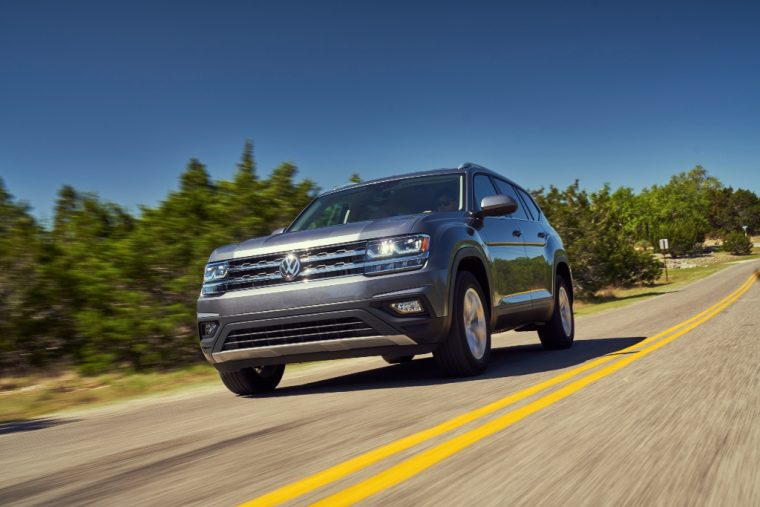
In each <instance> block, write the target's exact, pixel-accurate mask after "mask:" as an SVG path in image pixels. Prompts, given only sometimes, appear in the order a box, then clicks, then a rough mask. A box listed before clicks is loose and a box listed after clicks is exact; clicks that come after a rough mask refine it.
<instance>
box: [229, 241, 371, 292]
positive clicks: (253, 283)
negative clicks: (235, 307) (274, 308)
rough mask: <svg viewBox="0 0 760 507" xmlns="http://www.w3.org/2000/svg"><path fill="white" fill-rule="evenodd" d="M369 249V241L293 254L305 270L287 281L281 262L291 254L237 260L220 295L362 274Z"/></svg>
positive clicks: (281, 253)
mask: <svg viewBox="0 0 760 507" xmlns="http://www.w3.org/2000/svg"><path fill="white" fill-rule="evenodd" d="M366 247H367V242H366V241H360V242H356V243H345V244H342V245H333V246H325V247H317V248H312V249H303V250H296V251H293V253H294V254H295V255H296V256H298V258H299V260H300V262H301V271H300V272H299V273H298V275H297V276H296V277H295V278H293V279H292V280H286V279H285V278H283V276H282V274H281V273H280V263H281V262H282V260H283V259H284V258H285V256H286V255H287V254H288V253H289V252H278V253H275V254H270V255H260V256H256V257H247V258H244V259H234V260H231V261H230V262H229V270H228V275H227V279H226V280H225V281H224V282H222V283H221V284H220V285H221V286H220V287H218V289H217V292H223V291H230V290H241V289H250V288H253V287H263V286H266V285H275V284H279V283H289V282H296V281H303V280H316V279H320V278H333V277H338V276H346V275H357V274H362V273H364V253H365V251H366Z"/></svg>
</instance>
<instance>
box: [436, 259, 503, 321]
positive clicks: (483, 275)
mask: <svg viewBox="0 0 760 507" xmlns="http://www.w3.org/2000/svg"><path fill="white" fill-rule="evenodd" d="M487 266H488V261H487V260H486V256H485V254H484V253H483V252H482V251H481V250H479V249H477V248H475V247H464V248H461V249H460V250H459V251H457V254H456V255H455V257H454V261H453V263H452V267H451V272H450V274H449V298H448V301H447V308H448V315H449V317H450V316H451V315H452V313H453V306H452V304H453V302H454V289H455V285H456V284H455V280H456V276H457V273H459V272H460V271H468V272H470V273H472V275H473V276H475V278H476V279H477V280H478V283H479V284H480V286H481V288H482V289H483V293H484V294H485V297H486V305H487V308H488V314H489V316H490V320H491V324H493V321H494V313H495V312H494V311H493V306H492V304H493V294H492V290H491V273H490V271H489V270H488V268H487Z"/></svg>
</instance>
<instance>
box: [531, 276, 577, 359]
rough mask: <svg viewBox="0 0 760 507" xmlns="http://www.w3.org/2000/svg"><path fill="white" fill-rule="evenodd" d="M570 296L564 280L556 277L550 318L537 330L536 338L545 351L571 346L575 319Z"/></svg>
mask: <svg viewBox="0 0 760 507" xmlns="http://www.w3.org/2000/svg"><path fill="white" fill-rule="evenodd" d="M570 294H571V292H570V288H569V287H568V285H567V282H566V281H565V279H564V278H562V276H560V275H557V282H556V290H555V294H554V312H553V313H552V318H551V320H549V322H547V323H546V324H545V325H543V326H540V327H539V328H538V337H539V338H540V339H541V345H543V346H544V348H545V349H549V350H555V349H567V348H570V347H571V346H572V345H573V339H574V338H575V318H574V317H573V298H572V296H570Z"/></svg>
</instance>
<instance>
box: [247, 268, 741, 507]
mask: <svg viewBox="0 0 760 507" xmlns="http://www.w3.org/2000/svg"><path fill="white" fill-rule="evenodd" d="M753 280H754V277H752V278H750V279H748V280H747V281H746V282H745V283H744V284H742V286H741V287H739V289H737V290H736V291H734V292H733V293H731V294H729V295H728V296H726V297H725V298H723V299H722V300H721V301H719V302H718V303H716V304H714V305H712V306H711V307H709V308H707V309H706V310H703V311H702V312H700V313H698V314H697V315H695V316H694V317H691V318H690V319H687V320H685V321H683V322H681V323H679V324H676V325H675V326H672V327H670V328H668V329H666V330H665V331H662V332H660V333H657V334H655V335H653V336H651V337H649V338H647V339H645V340H642V341H641V342H639V343H636V344H634V345H632V346H630V347H626V348H625V349H622V350H620V351H617V352H615V353H613V354H610V355H607V356H603V357H600V358H598V359H595V360H593V361H589V362H588V363H585V364H583V365H581V366H579V367H577V368H574V369H572V370H569V371H566V372H564V373H561V374H559V375H557V376H555V377H553V378H551V379H548V380H545V381H543V382H540V383H538V384H535V385H533V386H530V387H527V388H525V389H523V390H521V391H517V392H516V393H513V394H511V395H509V396H506V397H505V398H502V399H500V400H497V401H495V402H492V403H489V404H488V405H485V406H483V407H480V408H477V409H475V410H472V411H470V412H466V413H464V414H461V415H459V416H457V417H454V418H452V419H449V420H448V421H445V422H443V423H440V424H438V425H436V426H433V427H431V428H428V429H425V430H422V431H419V432H417V433H414V434H412V435H409V436H407V437H404V438H401V439H399V440H396V441H394V442H391V443H389V444H386V445H383V446H381V447H378V448H376V449H373V450H371V451H368V452H365V453H363V454H360V455H358V456H356V457H354V458H351V459H348V460H346V461H344V462H342V463H339V464H337V465H334V466H332V467H330V468H327V469H325V470H322V471H320V472H317V473H315V474H313V475H310V476H308V477H305V478H303V479H301V480H298V481H296V482H293V483H290V484H287V485H285V486H282V487H280V488H278V489H275V490H273V491H271V492H269V493H266V494H264V495H262V496H260V497H257V498H254V499H253V500H250V501H248V502H246V503H244V504H241V507H242V506H244V507H254V506H265V505H266V506H268V505H279V504H281V503H284V502H287V501H289V500H293V499H295V498H298V497H299V496H302V495H304V494H306V493H309V492H311V491H314V490H315V489H318V488H321V487H323V486H326V485H328V484H330V483H333V482H335V481H337V480H340V479H342V478H344V477H346V476H348V475H350V474H352V473H355V472H357V471H359V470H362V469H364V468H366V467H368V466H370V465H372V464H374V463H377V462H378V461H381V460H383V459H385V458H388V457H390V456H393V455H395V454H398V453H400V452H402V451H405V450H406V449H409V448H411V447H413V446H415V445H418V444H420V443H423V442H425V441H427V440H430V439H432V438H435V437H438V436H440V435H443V434H445V433H448V432H450V431H453V430H455V429H457V428H460V427H462V426H464V425H466V424H468V423H470V422H473V421H475V420H477V419H480V418H482V417H484V416H486V415H489V414H492V413H494V412H496V411H498V410H500V409H502V408H506V407H507V406H509V405H512V404H514V403H517V402H519V401H521V400H524V399H526V398H528V397H530V396H532V395H534V394H537V393H539V392H541V391H543V390H545V389H548V388H550V387H553V386H555V385H557V384H560V383H562V382H565V381H567V380H570V379H571V378H574V377H576V376H578V375H580V374H581V373H584V372H586V371H588V370H591V369H593V368H596V367H597V366H599V365H601V364H604V363H607V362H610V361H613V360H616V359H619V358H620V356H619V354H621V353H625V352H632V351H635V350H636V349H637V348H640V347H642V346H644V345H646V344H647V343H651V342H653V341H655V340H657V339H659V338H661V337H663V336H666V335H668V334H669V333H671V332H673V331H676V330H678V329H680V328H682V327H684V326H687V325H688V324H690V323H692V322H694V321H696V320H698V319H699V318H701V317H702V316H704V315H707V314H708V313H709V312H711V311H712V310H714V309H715V308H717V307H719V306H720V305H721V304H723V303H724V302H725V301H727V300H729V299H731V298H732V297H733V296H734V295H736V294H738V293H740V292H741V291H742V289H743V288H744V287H745V286H749V285H751V283H752V281H753Z"/></svg>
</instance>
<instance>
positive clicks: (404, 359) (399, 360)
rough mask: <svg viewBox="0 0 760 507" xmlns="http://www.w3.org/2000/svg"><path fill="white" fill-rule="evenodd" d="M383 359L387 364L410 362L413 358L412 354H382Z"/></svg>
mask: <svg viewBox="0 0 760 507" xmlns="http://www.w3.org/2000/svg"><path fill="white" fill-rule="evenodd" d="M383 359H384V360H385V362H386V363H388V364H401V363H410V362H412V359H414V356H413V355H411V356H383Z"/></svg>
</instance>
